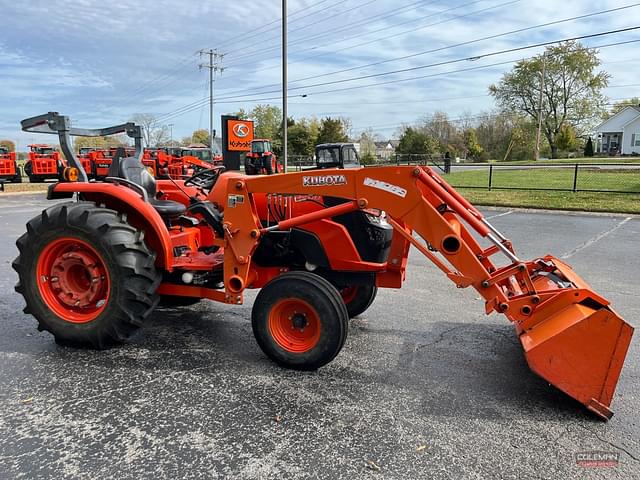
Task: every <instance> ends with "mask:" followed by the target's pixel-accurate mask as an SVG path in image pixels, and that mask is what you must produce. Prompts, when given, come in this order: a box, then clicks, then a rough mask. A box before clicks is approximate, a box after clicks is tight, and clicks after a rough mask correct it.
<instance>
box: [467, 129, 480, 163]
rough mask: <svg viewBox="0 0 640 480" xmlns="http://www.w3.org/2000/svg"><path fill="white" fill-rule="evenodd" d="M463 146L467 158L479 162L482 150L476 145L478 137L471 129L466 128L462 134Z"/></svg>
mask: <svg viewBox="0 0 640 480" xmlns="http://www.w3.org/2000/svg"><path fill="white" fill-rule="evenodd" d="M464 146H465V149H466V151H467V155H468V157H469V158H471V159H473V160H480V157H481V156H482V152H484V149H483V148H482V145H480V144H479V143H478V136H477V135H476V131H475V129H473V128H468V129H467V130H465V132H464Z"/></svg>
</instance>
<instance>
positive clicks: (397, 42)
mask: <svg viewBox="0 0 640 480" xmlns="http://www.w3.org/2000/svg"><path fill="white" fill-rule="evenodd" d="M288 3H289V6H288V12H289V14H288V22H289V28H288V32H289V41H288V45H289V47H288V49H289V56H288V65H289V89H290V100H289V115H290V116H292V117H294V118H300V117H310V116H316V117H319V118H321V117H325V116H333V117H335V116H344V117H348V118H350V119H351V123H352V127H353V128H352V132H351V133H352V135H358V134H359V133H360V132H362V131H364V130H365V129H368V128H371V129H372V130H373V131H374V132H375V133H376V134H377V135H378V136H379V137H380V138H381V139H388V138H392V137H393V136H394V135H395V134H396V132H397V131H398V128H399V127H400V125H401V124H404V123H412V122H416V121H418V120H419V119H421V118H424V117H425V116H427V115H429V114H432V113H433V112H435V111H444V112H446V113H448V114H449V116H450V117H451V118H454V119H455V118H460V117H462V116H467V115H472V116H473V115H479V114H481V113H483V112H487V111H490V110H492V109H494V108H495V104H494V101H493V99H492V98H491V97H490V96H488V87H489V85H491V84H492V83H496V82H498V81H499V80H500V78H501V76H502V75H503V74H504V73H505V72H508V71H509V70H510V69H511V68H512V66H513V64H514V63H515V62H516V61H518V60H520V59H522V58H526V57H529V56H532V55H535V54H539V53H541V52H542V51H543V47H538V48H532V49H527V50H521V51H518V52H513V53H505V54H501V55H495V56H490V57H485V58H479V59H475V60H474V61H470V60H463V59H466V58H470V57H478V56H482V55H485V54H488V53H492V52H497V51H501V50H506V49H511V48H517V47H522V46H528V45H533V44H537V43H544V42H552V41H556V40H561V39H565V38H571V37H576V36H582V35H590V34H594V33H600V32H606V31H611V30H617V29H623V28H629V27H635V26H638V25H640V4H634V3H633V2H632V1H630V0H629V1H624V0H623V1H606V0H601V1H599V2H595V1H571V2H567V1H565V2H559V1H557V0H541V1H515V0H514V1H509V0H481V1H470V0H457V1H454V2H452V1H446V0H437V1H434V0H425V1H416V0H344V1H338V0H318V1H309V0H289V2H288ZM626 6H631V7H630V8H626V9H623V10H618V11H615V12H610V13H606V14H601V15H596V16H590V17H587V18H582V19H577V20H572V21H566V22H559V23H556V24H554V25H549V26H546V27H538V26H539V25H541V24H546V23H550V22H557V21H562V20H565V19H569V18H572V17H576V16H580V15H588V14H592V13H596V12H601V11H604V10H610V9H615V8H620V7H626ZM0 19H2V20H1V21H0V24H1V27H0V138H9V139H12V140H14V141H16V142H18V149H19V150H24V149H25V146H26V144H27V143H31V142H34V141H35V142H43V141H49V140H47V139H46V138H45V137H43V136H42V135H34V134H30V133H25V132H21V131H20V128H19V122H20V120H21V119H23V118H27V117H30V116H34V115H38V114H41V113H45V112H47V111H58V112H60V113H62V114H64V115H68V116H70V117H71V119H72V121H73V124H74V125H75V126H78V127H85V128H98V127H105V126H110V125H115V124H119V123H123V122H126V121H127V120H129V119H130V118H131V117H132V116H133V115H135V114H136V113H150V114H153V115H155V116H157V118H158V123H159V124H161V125H169V124H172V132H173V137H174V138H175V139H180V138H182V137H185V136H188V135H190V134H191V132H192V131H193V130H196V129H198V128H208V125H209V109H208V103H207V97H208V72H207V70H206V69H200V68H199V65H200V64H201V63H205V62H206V61H207V57H201V56H200V55H199V54H198V53H197V52H198V51H199V50H202V49H217V51H218V52H220V53H223V54H224V57H223V58H222V60H221V62H220V65H221V66H222V67H223V68H224V71H222V72H221V73H219V74H218V75H217V76H216V80H215V94H214V98H215V99H216V104H215V124H216V130H217V131H218V132H220V126H219V125H220V115H221V114H224V113H233V112H235V111H238V110H239V109H240V108H243V109H245V110H251V108H253V107H254V106H255V105H257V104H259V103H262V104H265V103H270V104H274V105H281V99H280V93H279V91H280V89H281V65H282V64H281V58H280V55H281V52H280V46H281V21H280V19H281V2H279V1H276V0H273V1H268V0H251V1H245V0H237V1H236V2H234V3H232V2H227V1H221V0H214V1H202V0H199V1H197V0H182V1H180V2H178V1H170V0H137V1H136V2H132V1H127V0H120V1H117V2H115V1H109V0H107V1H105V0H101V1H98V0H77V1H67V0H29V1H28V2H16V1H15V0H0ZM530 27H535V28H530ZM520 29H527V30H526V31H522V32H517V33H509V32H512V31H513V30H520ZM489 36H494V38H490V39H484V40H482V39H483V38H485V37H489ZM633 40H640V30H635V31H629V32H624V33H617V34H612V35H606V36H601V37H597V38H590V39H586V40H583V41H582V43H583V44H584V45H587V46H600V45H606V44H610V43H618V42H625V41H633ZM639 47H640V45H639V44H638V43H629V44H627V45H618V46H613V47H604V48H601V49H600V54H599V57H600V59H601V60H602V66H601V68H602V69H604V70H606V71H608V72H609V73H610V74H611V76H612V77H611V80H610V87H609V88H607V89H606V90H605V94H606V95H607V96H608V97H609V99H611V100H612V101H614V100H619V99H626V98H630V97H633V96H640V80H639V79H640V75H639V74H640V55H638V49H639ZM403 57H404V58H403ZM453 60H461V61H459V62H456V63H450V64H447V65H437V66H433V64H437V63H443V62H448V61H453ZM372 64H373V65H372ZM403 69H414V70H411V71H404V72H397V73H389V72H396V71H397V70H403ZM369 75H376V76H374V77H370V78H357V77H363V76H369ZM416 77H422V78H416ZM354 78H355V79H354ZM319 84H325V85H319ZM50 141H52V142H54V139H53V138H51V140H50Z"/></svg>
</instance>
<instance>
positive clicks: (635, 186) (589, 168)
mask: <svg viewBox="0 0 640 480" xmlns="http://www.w3.org/2000/svg"><path fill="white" fill-rule="evenodd" d="M445 177H446V178H447V181H448V182H449V183H451V185H453V186H454V187H456V188H481V189H488V190H546V191H557V192H607V193H640V164H633V163H602V164H593V163H573V164H566V163H562V164H545V165H517V164H475V165H474V164H464V165H457V164H453V165H451V168H450V171H449V172H448V173H447V174H446V175H445Z"/></svg>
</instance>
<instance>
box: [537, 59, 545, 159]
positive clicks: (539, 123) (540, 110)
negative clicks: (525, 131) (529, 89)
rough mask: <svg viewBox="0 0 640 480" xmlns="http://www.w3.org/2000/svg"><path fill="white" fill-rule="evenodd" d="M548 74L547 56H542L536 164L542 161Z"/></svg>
mask: <svg viewBox="0 0 640 480" xmlns="http://www.w3.org/2000/svg"><path fill="white" fill-rule="evenodd" d="M546 72H547V54H546V52H545V53H543V54H542V76H541V78H540V99H539V101H538V133H537V134H536V152H535V160H536V162H537V161H538V160H540V135H541V133H542V101H543V95H544V80H545V76H546Z"/></svg>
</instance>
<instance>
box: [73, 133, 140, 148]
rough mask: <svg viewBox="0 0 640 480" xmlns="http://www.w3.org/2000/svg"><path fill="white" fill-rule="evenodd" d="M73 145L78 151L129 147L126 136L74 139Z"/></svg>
mask: <svg viewBox="0 0 640 480" xmlns="http://www.w3.org/2000/svg"><path fill="white" fill-rule="evenodd" d="M73 145H74V147H75V149H76V150H79V149H81V148H112V147H125V146H127V145H129V141H128V137H126V136H124V135H109V136H106V137H74V140H73Z"/></svg>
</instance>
